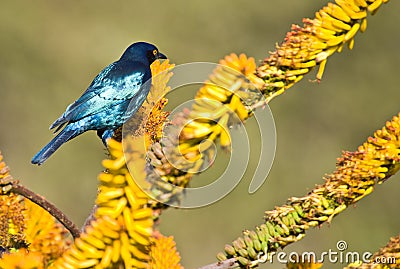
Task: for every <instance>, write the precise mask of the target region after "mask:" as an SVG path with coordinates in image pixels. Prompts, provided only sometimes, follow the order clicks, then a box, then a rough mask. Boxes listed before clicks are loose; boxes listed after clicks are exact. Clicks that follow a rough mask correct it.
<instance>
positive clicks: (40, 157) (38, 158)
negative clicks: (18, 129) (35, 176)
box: [31, 125, 81, 165]
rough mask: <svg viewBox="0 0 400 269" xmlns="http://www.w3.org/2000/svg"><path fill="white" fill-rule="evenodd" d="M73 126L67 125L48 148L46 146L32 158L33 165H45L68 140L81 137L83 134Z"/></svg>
mask: <svg viewBox="0 0 400 269" xmlns="http://www.w3.org/2000/svg"><path fill="white" fill-rule="evenodd" d="M74 127H75V126H73V125H67V126H66V127H65V128H64V129H63V130H61V132H60V133H59V134H58V135H57V136H56V137H54V138H53V139H52V140H51V141H50V142H49V143H48V144H47V145H46V146H44V147H43V148H42V149H41V150H40V151H39V152H38V153H36V155H35V156H34V157H33V158H32V160H31V163H33V164H37V165H41V164H42V163H44V162H45V161H46V160H47V159H48V158H49V157H50V156H51V155H52V154H53V153H54V152H55V151H56V150H57V149H58V148H59V147H61V145H62V144H64V143H65V142H67V141H68V140H70V139H72V138H74V137H75V136H77V135H79V134H80V133H81V132H80V131H79V129H77V128H74Z"/></svg>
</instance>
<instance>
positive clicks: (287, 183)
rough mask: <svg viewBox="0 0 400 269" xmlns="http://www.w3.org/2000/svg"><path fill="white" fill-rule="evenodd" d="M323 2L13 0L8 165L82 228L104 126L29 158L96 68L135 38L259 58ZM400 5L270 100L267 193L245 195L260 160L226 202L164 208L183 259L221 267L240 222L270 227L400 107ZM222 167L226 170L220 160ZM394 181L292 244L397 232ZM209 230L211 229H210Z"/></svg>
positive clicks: (372, 240)
mask: <svg viewBox="0 0 400 269" xmlns="http://www.w3.org/2000/svg"><path fill="white" fill-rule="evenodd" d="M324 4H326V1H295V0H284V1H269V2H265V1H261V0H257V1H253V0H251V1H243V0H240V1H235V2H233V1H226V0H221V1H218V2H215V1H197V0H195V1H191V2H187V1H168V2H166V1H152V2H151V3H149V2H144V1H142V2H139V1H114V2H113V3H110V2H109V1H104V0H101V1H93V0H91V1H82V2H65V1H59V0H58V1H49V0H47V1H43V0H38V1H35V2H27V1H21V0H16V1H10V0H6V1H3V2H2V7H1V9H0V46H1V50H0V59H1V62H2V64H1V65H0V92H1V95H0V96H1V101H2V105H1V106H0V124H1V126H2V129H1V132H0V147H1V149H2V151H3V153H4V155H6V156H7V160H8V161H7V163H8V165H9V166H10V167H11V169H12V170H13V171H14V176H15V177H16V178H23V179H24V182H23V183H24V184H25V185H27V186H28V187H30V188H31V189H33V190H34V191H36V192H38V193H40V194H42V195H44V196H46V197H47V198H48V199H49V200H51V201H53V202H54V203H55V204H57V205H58V206H59V207H60V208H61V209H62V210H63V211H64V212H65V213H67V214H68V215H70V216H71V217H72V219H73V220H74V221H75V222H76V223H78V224H81V223H83V221H84V219H85V217H86V216H87V215H88V212H90V209H91V207H92V204H93V203H94V199H95V195H96V184H97V182H96V180H93V175H95V174H97V173H98V171H100V170H101V166H100V160H102V159H103V157H104V154H105V150H104V149H103V145H102V143H101V142H100V140H99V139H97V137H96V136H95V134H94V133H91V134H86V135H84V136H81V137H80V138H79V139H76V140H74V141H72V142H70V143H67V144H66V145H65V146H63V147H62V149H61V150H59V152H57V154H56V155H55V156H54V157H53V158H51V159H50V160H49V161H48V162H47V163H46V164H45V165H44V166H42V167H39V168H38V167H35V166H32V165H31V164H30V159H31V157H32V156H33V155H34V153H35V152H36V151H37V150H39V149H40V147H41V146H43V145H44V144H45V143H46V142H48V141H49V139H50V138H51V136H52V135H51V132H50V131H49V130H48V126H49V125H50V123H51V122H52V121H53V120H54V119H55V118H56V117H58V116H59V114H61V113H62V112H63V111H64V109H65V107H66V106H67V105H68V104H69V103H70V102H72V101H73V100H75V99H76V97H78V96H79V95H80V94H81V93H82V92H83V91H84V90H85V88H86V87H87V86H88V84H89V83H90V81H91V80H92V78H93V77H94V76H95V74H97V73H98V71H99V70H101V69H102V68H103V67H104V66H106V65H107V64H109V63H110V62H112V61H114V60H115V59H117V58H118V57H119V56H120V54H121V53H122V51H123V50H124V49H125V48H126V47H127V46H128V45H129V44H131V43H132V42H134V41H137V40H147V41H151V42H153V43H155V44H157V46H158V47H159V48H160V50H161V51H163V52H165V53H166V54H167V55H168V56H169V57H170V58H171V62H173V63H176V64H181V63H186V62H191V61H211V62H217V61H218V60H219V59H220V58H221V57H222V56H223V55H226V54H227V53H230V52H237V53H240V52H245V53H246V54H247V55H249V56H254V57H255V58H256V59H258V60H261V59H263V58H264V57H266V56H267V52H268V51H269V50H273V49H274V46H275V43H277V42H281V41H282V39H283V37H284V35H285V33H286V32H287V31H288V30H289V29H290V25H291V24H292V23H300V22H301V18H303V17H312V16H313V13H314V12H315V10H317V9H319V8H320V7H321V6H322V5H324ZM399 8H400V2H399V1H391V2H390V3H389V4H388V5H386V6H383V7H382V10H380V12H378V14H377V15H376V16H374V17H372V18H371V19H369V25H368V30H367V31H366V33H364V34H362V35H358V36H357V37H356V44H355V48H354V49H353V51H351V52H349V51H348V50H347V49H345V50H344V51H343V52H342V53H341V54H338V55H335V57H332V58H331V60H330V62H329V63H328V65H327V67H326V70H325V74H324V78H323V80H322V82H321V83H320V84H318V83H311V82H310V81H308V79H314V77H313V75H309V76H308V77H306V79H304V80H303V81H302V82H300V83H298V84H297V85H296V86H295V87H293V88H292V89H290V90H289V91H288V92H287V93H285V94H284V95H283V96H281V98H278V100H274V101H273V102H272V103H271V104H270V107H271V109H272V112H273V114H274V117H275V122H276V126H277V135H278V145H277V153H276V159H275V162H274V165H273V168H272V170H271V173H270V175H269V177H268V180H267V181H266V183H264V185H263V187H262V188H261V189H260V190H259V191H258V192H257V193H255V194H253V195H251V196H250V195H248V196H246V195H247V188H248V184H249V179H250V178H251V175H252V172H253V171H254V169H255V166H256V164H257V160H256V159H254V158H253V159H251V161H253V162H252V163H251V165H250V167H249V169H248V171H247V172H246V175H247V180H246V178H245V179H244V180H243V181H242V182H241V184H240V185H239V187H238V188H237V189H235V190H234V191H233V192H232V193H231V194H230V195H229V196H228V197H226V198H225V199H223V200H222V201H220V202H218V203H216V204H213V205H211V206H208V207H206V208H201V209H195V210H179V211H178V210H173V209H170V210H168V211H167V212H166V213H164V216H163V218H162V223H161V229H162V230H163V233H164V234H173V235H174V237H175V240H176V241H177V247H178V249H179V250H180V253H181V255H182V257H183V259H182V261H183V265H184V266H185V267H188V268H191V267H195V266H199V265H203V264H205V263H207V261H209V262H212V261H214V255H215V253H217V252H218V251H219V250H220V249H221V246H223V245H224V244H225V243H226V242H229V241H231V240H232V239H233V238H234V237H235V236H237V232H238V231H239V230H242V229H244V228H249V227H253V226H254V225H256V224H258V223H259V222H260V220H261V219H260V216H261V215H262V212H263V211H264V210H265V209H267V208H273V206H274V205H276V204H282V203H283V202H284V201H285V200H286V198H287V197H290V196H296V195H301V194H303V193H304V192H305V191H306V190H309V189H310V188H311V187H313V186H314V185H315V184H319V183H321V175H323V174H325V173H328V172H329V171H332V170H333V169H334V160H335V158H336V156H337V155H338V154H340V152H341V150H355V149H356V147H357V146H358V145H359V144H360V141H364V140H365V138H366V137H367V136H369V135H371V134H372V132H373V131H374V130H375V129H377V128H380V126H381V125H382V122H384V121H386V120H388V119H390V118H391V117H392V115H395V114H397V113H398V110H399V106H398V100H399V95H400V93H399V91H398V89H397V88H398V86H397V85H396V82H397V81H396V76H397V70H398V67H397V63H398V62H399V61H400V54H399V53H398V52H397V49H398V43H399V41H400V40H399V39H400V35H398V34H397V33H398V29H397V24H396V19H397V17H398V10H399ZM188 94H189V93H188ZM189 96H193V93H190V95H189ZM255 126H256V125H255V122H254V121H253V120H250V121H249V122H248V129H249V132H250V133H252V134H253V135H254V137H253V138H254V140H253V139H252V141H254V143H252V144H253V145H255V147H256V146H257V138H256V137H257V134H258V133H257V132H256V131H253V132H251V131H252V128H255ZM258 142H259V141H258ZM220 154H221V155H223V154H224V153H222V152H221V153H220ZM222 158H223V156H222ZM217 168H218V169H217ZM214 169H215V170H216V171H215V172H216V173H220V172H221V171H222V170H223V167H214ZM398 177H399V176H398V175H397V176H396V177H395V178H393V179H392V180H390V181H388V182H387V183H385V184H383V185H382V186H379V188H377V190H376V191H375V192H374V195H372V196H370V197H369V198H367V199H364V201H362V202H361V203H359V204H358V206H357V208H354V209H351V208H350V209H348V210H347V211H346V212H344V213H343V214H342V215H340V216H338V217H337V219H336V220H335V222H334V223H333V224H332V225H331V226H325V227H323V228H322V229H321V230H313V231H310V232H309V234H308V236H307V237H306V238H305V239H304V240H302V241H301V242H299V243H298V244H296V245H294V246H290V247H289V248H288V249H287V250H288V251H294V250H298V251H310V250H317V251H321V252H322V251H326V250H327V249H329V248H331V249H335V245H336V242H337V241H338V240H346V241H347V243H348V244H349V247H350V249H351V250H352V251H374V250H376V249H378V248H379V247H381V246H383V245H384V244H386V241H387V238H389V237H390V236H393V235H394V234H397V233H398V227H399V224H400V219H398V218H393V216H396V215H397V214H396V213H397V212H398V204H399V202H400V197H399V195H397V190H398V189H399V187H400V182H398V181H396V178H398ZM299 179H301V180H299ZM195 180H196V179H195ZM199 180H200V179H199ZM77 186H79V187H77ZM243 197H246V199H244V198H243ZM250 208H251V210H249V209H250ZM371 216H373V217H371ZM238 220H240V221H238ZM371 227H376V228H374V229H372V228H371ZM210 230H212V231H215V232H213V233H212V234H211V235H210V234H209V231H210ZM321 238H323V239H324V240H321ZM366 239H367V240H366ZM281 267H282V265H280V264H277V265H273V266H272V267H268V268H281ZM341 267H342V266H341V265H332V266H329V268H341ZM261 268H262V267H261Z"/></svg>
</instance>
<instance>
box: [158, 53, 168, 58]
mask: <svg viewBox="0 0 400 269" xmlns="http://www.w3.org/2000/svg"><path fill="white" fill-rule="evenodd" d="M158 59H167V56H166V55H165V54H162V53H161V52H158Z"/></svg>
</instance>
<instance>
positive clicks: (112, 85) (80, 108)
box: [32, 42, 166, 165]
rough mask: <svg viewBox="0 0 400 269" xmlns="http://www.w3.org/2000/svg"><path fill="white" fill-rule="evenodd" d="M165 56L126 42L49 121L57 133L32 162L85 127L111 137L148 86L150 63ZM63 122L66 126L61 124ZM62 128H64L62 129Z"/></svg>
mask: <svg viewBox="0 0 400 269" xmlns="http://www.w3.org/2000/svg"><path fill="white" fill-rule="evenodd" d="M156 59H166V56H165V55H163V54H162V53H159V52H158V49H157V48H156V47H155V46H154V45H152V44H149V43H145V42H138V43H134V44H132V45H131V46H129V47H128V48H127V49H126V50H125V52H124V53H123V55H122V56H121V58H120V59H119V60H118V61H116V62H114V63H112V64H110V65H108V66H107V67H106V68H104V69H103V70H102V71H101V72H100V73H99V74H98V75H97V76H96V77H95V78H94V80H93V81H92V83H91V84H90V85H89V87H88V88H87V90H86V91H85V92H84V93H83V94H82V96H81V97H79V98H78V99H77V100H76V101H75V102H73V103H72V104H70V105H69V106H68V107H67V109H66V111H65V112H64V113H63V114H62V115H61V116H60V117H59V118H58V119H57V120H55V121H54V122H53V124H51V126H50V129H54V128H56V129H55V131H54V132H55V133H56V132H58V131H60V130H61V131H60V133H59V134H58V135H57V136H56V137H55V138H54V139H53V140H51V141H50V143H49V144H47V145H46V146H45V147H44V148H43V149H42V150H40V151H39V152H38V153H37V154H36V155H35V156H34V157H33V159H32V163H33V164H39V165H40V164H42V163H43V162H45V161H46V160H47V159H48V158H49V157H50V156H51V155H52V154H53V153H54V152H55V151H56V150H57V149H58V148H59V147H60V146H61V145H62V144H64V143H65V142H67V141H69V140H71V139H72V138H74V137H76V136H78V135H80V134H82V133H84V132H86V131H88V130H97V131H98V134H99V136H100V137H101V138H102V140H103V143H104V144H105V145H106V140H107V139H109V138H110V137H112V135H113V134H114V131H115V130H116V129H117V128H118V127H120V126H122V125H123V124H124V123H125V122H126V121H127V120H128V119H129V118H130V117H131V116H133V115H134V113H135V112H136V111H137V110H138V109H139V108H140V106H141V105H142V104H143V102H144V101H145V100H146V97H147V95H148V93H149V90H150V83H145V82H146V81H148V80H150V79H151V70H150V64H151V63H152V62H154V61H155V60H156ZM64 126H65V127H64ZM62 128H64V129H62Z"/></svg>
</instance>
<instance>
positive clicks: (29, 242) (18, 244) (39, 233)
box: [0, 154, 69, 269]
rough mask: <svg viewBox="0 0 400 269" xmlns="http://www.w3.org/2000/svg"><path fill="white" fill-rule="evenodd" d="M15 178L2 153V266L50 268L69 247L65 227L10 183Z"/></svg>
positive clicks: (0, 224)
mask: <svg viewBox="0 0 400 269" xmlns="http://www.w3.org/2000/svg"><path fill="white" fill-rule="evenodd" d="M12 181H15V180H14V179H13V178H12V177H11V175H10V174H9V168H8V167H7V166H6V164H5V163H4V162H3V156H2V155H1V154H0V184H1V186H2V190H1V191H2V193H1V195H0V250H1V252H0V256H3V257H2V258H1V259H0V268H2V269H11V268H21V269H29V268H47V266H48V265H49V264H51V263H52V262H53V261H54V260H55V259H57V258H58V257H60V256H61V255H62V253H63V252H64V251H65V249H66V248H67V247H68V244H69V239H68V237H67V232H66V230H65V228H64V227H63V226H62V225H61V224H60V223H58V222H56V221H55V219H54V218H53V217H52V216H51V215H50V214H49V213H48V212H47V211H46V210H44V209H43V208H41V207H40V206H38V205H36V204H35V203H33V202H31V201H30V200H29V199H26V198H24V197H23V196H21V195H18V194H14V193H13V192H11V189H9V188H8V187H7V186H10V185H8V184H10V183H11V182H12Z"/></svg>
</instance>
